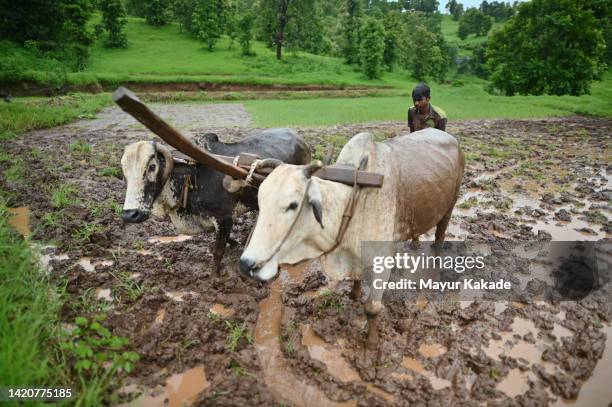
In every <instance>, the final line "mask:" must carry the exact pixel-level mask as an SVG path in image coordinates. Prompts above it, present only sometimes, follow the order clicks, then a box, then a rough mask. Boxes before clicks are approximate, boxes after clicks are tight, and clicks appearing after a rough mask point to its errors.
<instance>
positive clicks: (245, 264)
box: [240, 257, 255, 277]
mask: <svg viewBox="0 0 612 407" xmlns="http://www.w3.org/2000/svg"><path fill="white" fill-rule="evenodd" d="M254 268H255V261H254V260H251V259H249V258H245V257H241V258H240V272H241V273H242V274H244V275H245V276H247V277H253V269H254Z"/></svg>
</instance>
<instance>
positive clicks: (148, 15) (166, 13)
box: [142, 0, 171, 26]
mask: <svg viewBox="0 0 612 407" xmlns="http://www.w3.org/2000/svg"><path fill="white" fill-rule="evenodd" d="M142 12H143V15H144V18H145V19H146V20H147V22H148V23H149V24H151V25H154V26H162V25H166V24H168V23H169V22H170V17H171V11H170V1H169V0H146V1H145V2H144V3H143V11H142Z"/></svg>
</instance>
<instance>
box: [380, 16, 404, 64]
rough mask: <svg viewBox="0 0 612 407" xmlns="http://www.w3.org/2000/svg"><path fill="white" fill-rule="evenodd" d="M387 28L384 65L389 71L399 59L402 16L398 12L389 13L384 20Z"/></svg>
mask: <svg viewBox="0 0 612 407" xmlns="http://www.w3.org/2000/svg"><path fill="white" fill-rule="evenodd" d="M383 24H384V28H385V51H384V53H383V63H384V64H385V66H386V67H387V69H388V70H389V71H392V70H393V65H394V64H395V63H396V62H397V59H398V48H399V36H400V33H401V16H400V13H399V12H397V11H391V12H389V13H387V14H386V15H385V17H384V20H383Z"/></svg>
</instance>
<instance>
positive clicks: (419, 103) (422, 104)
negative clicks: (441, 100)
mask: <svg viewBox="0 0 612 407" xmlns="http://www.w3.org/2000/svg"><path fill="white" fill-rule="evenodd" d="M429 99H431V98H429V97H425V96H424V97H422V98H421V100H415V101H414V107H416V110H417V111H418V112H421V111H423V109H425V108H426V107H427V105H429Z"/></svg>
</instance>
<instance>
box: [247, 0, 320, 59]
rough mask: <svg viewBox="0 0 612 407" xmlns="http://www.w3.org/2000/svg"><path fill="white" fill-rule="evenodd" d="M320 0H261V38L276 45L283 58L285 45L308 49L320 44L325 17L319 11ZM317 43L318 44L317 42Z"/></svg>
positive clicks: (277, 55)
mask: <svg viewBox="0 0 612 407" xmlns="http://www.w3.org/2000/svg"><path fill="white" fill-rule="evenodd" d="M316 3H317V1H316V0H260V2H259V9H258V12H259V19H258V20H259V28H260V30H259V31H260V35H259V38H260V39H261V40H262V41H265V42H266V44H267V45H268V46H269V47H271V48H275V49H276V59H278V60H280V59H281V58H282V55H283V48H284V47H287V46H289V47H290V48H291V49H293V50H298V49H308V50H311V49H312V48H313V47H317V46H318V45H316V44H314V43H316V42H317V41H318V42H320V41H321V38H322V32H323V28H322V26H321V22H320V20H321V18H319V17H316V15H315V13H317V10H318V9H319V7H318V6H317V4H316ZM313 44H314V45H313Z"/></svg>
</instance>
